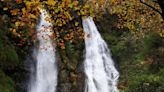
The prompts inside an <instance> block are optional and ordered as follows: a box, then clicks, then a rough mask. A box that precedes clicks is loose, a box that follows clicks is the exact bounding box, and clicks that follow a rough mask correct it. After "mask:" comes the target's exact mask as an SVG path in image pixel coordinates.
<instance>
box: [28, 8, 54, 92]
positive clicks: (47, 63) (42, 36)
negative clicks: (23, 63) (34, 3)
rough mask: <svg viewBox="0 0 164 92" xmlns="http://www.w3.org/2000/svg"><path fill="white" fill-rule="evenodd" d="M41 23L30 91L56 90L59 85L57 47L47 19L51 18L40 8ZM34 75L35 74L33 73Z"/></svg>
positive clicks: (50, 91)
mask: <svg viewBox="0 0 164 92" xmlns="http://www.w3.org/2000/svg"><path fill="white" fill-rule="evenodd" d="M40 11H41V15H40V23H39V24H38V26H37V39H38V41H39V46H38V47H37V49H34V52H35V51H36V52H35V53H33V54H34V56H35V57H34V58H35V60H36V67H35V76H34V78H31V83H30V84H29V86H30V87H29V90H28V92H55V90H56V85H57V65H56V58H55V49H54V46H53V44H52V40H51V36H52V34H53V30H52V24H51V23H49V22H48V21H46V18H49V16H48V14H47V12H46V11H45V10H40ZM31 76H33V75H31Z"/></svg>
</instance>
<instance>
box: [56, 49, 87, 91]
mask: <svg viewBox="0 0 164 92" xmlns="http://www.w3.org/2000/svg"><path fill="white" fill-rule="evenodd" d="M58 51H59V52H58V55H59V58H60V59H59V60H58V64H59V65H58V66H59V67H58V69H59V73H58V86H57V89H58V90H57V92H84V91H83V85H84V74H83V66H82V57H83V56H82V52H79V50H75V52H74V53H70V52H69V53H68V52H67V51H64V50H58ZM68 54H69V55H68ZM70 56H71V57H70Z"/></svg>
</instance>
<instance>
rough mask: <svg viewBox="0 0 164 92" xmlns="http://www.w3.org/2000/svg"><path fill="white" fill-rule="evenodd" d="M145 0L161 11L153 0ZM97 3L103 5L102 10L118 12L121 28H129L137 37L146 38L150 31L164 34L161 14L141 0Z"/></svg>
mask: <svg viewBox="0 0 164 92" xmlns="http://www.w3.org/2000/svg"><path fill="white" fill-rule="evenodd" d="M94 1H96V0H94ZM144 1H145V2H146V3H148V4H150V5H151V6H153V7H155V8H156V9H159V11H160V7H159V5H158V4H157V3H155V2H152V1H151V0H144ZM100 2H105V3H100ZM97 4H98V5H99V6H103V8H102V9H101V11H103V12H104V13H105V12H109V13H110V14H116V15H117V16H118V23H117V25H116V26H117V27H118V28H120V29H122V28H125V27H126V28H128V29H129V30H130V31H131V33H133V35H134V38H135V39H139V38H140V37H143V38H144V37H145V35H146V34H147V33H149V32H150V31H154V32H157V33H159V34H160V36H162V37H163V36H164V20H163V19H162V17H161V15H160V14H159V13H158V12H156V11H154V10H153V9H152V8H150V7H147V6H146V5H144V4H143V3H141V2H140V0H100V1H97V2H96V6H97ZM97 13H99V11H97ZM102 14H103V13H102ZM100 18H102V17H100Z"/></svg>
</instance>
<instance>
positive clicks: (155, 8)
mask: <svg viewBox="0 0 164 92" xmlns="http://www.w3.org/2000/svg"><path fill="white" fill-rule="evenodd" d="M140 2H141V3H142V4H144V5H146V6H148V7H150V8H151V9H153V10H154V11H156V12H158V13H159V14H160V15H162V12H160V11H159V10H158V9H156V8H154V7H153V6H151V5H149V4H147V3H145V2H144V1H142V0H140Z"/></svg>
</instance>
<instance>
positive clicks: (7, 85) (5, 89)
mask: <svg viewBox="0 0 164 92" xmlns="http://www.w3.org/2000/svg"><path fill="white" fill-rule="evenodd" d="M0 77H1V78H0V92H15V90H14V89H15V88H14V82H13V81H12V80H11V78H9V77H8V76H6V75H5V74H4V73H3V72H2V70H0Z"/></svg>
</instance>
